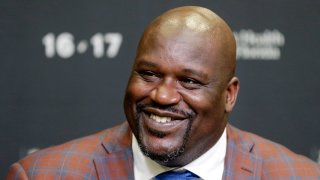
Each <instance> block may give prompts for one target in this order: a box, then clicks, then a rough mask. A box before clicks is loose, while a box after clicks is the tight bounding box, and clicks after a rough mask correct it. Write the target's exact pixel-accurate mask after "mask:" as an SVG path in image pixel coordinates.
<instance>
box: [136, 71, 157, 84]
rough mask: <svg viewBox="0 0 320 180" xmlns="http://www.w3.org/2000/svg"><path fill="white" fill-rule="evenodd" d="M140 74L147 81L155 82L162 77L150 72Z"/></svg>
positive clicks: (140, 72)
mask: <svg viewBox="0 0 320 180" xmlns="http://www.w3.org/2000/svg"><path fill="white" fill-rule="evenodd" d="M138 73H139V75H140V76H141V77H142V78H143V79H144V80H146V81H154V80H156V79H158V78H159V77H160V76H159V74H157V73H155V72H153V71H149V70H141V71H138Z"/></svg>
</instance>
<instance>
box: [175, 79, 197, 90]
mask: <svg viewBox="0 0 320 180" xmlns="http://www.w3.org/2000/svg"><path fill="white" fill-rule="evenodd" d="M180 82H181V85H182V86H183V87H185V88H187V89H198V88H200V87H201V86H202V83H201V82H199V81H198V80H195V79H193V78H183V79H181V80H180Z"/></svg>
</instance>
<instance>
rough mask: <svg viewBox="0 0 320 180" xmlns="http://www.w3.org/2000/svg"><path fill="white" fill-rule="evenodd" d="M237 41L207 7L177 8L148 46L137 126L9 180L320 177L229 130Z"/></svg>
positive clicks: (32, 163)
mask: <svg viewBox="0 0 320 180" xmlns="http://www.w3.org/2000/svg"><path fill="white" fill-rule="evenodd" d="M235 56H236V43H235V39H234V37H233V34H232V31H231V30H230V28H229V27H228V25H227V24H226V23H225V22H224V21H223V20H222V19H221V18H220V17H219V16H217V15H216V14H214V13H213V12H212V11H210V10H208V9H205V8H202V7H193V6H192V7H190V6H188V7H180V8H176V9H172V10H169V11H167V12H165V13H164V14H162V15H161V16H159V17H157V18H156V19H155V20H154V21H152V22H151V23H150V24H149V25H148V27H147V28H146V30H145V31H144V33H143V35H142V38H141V40H140V43H139V45H138V49H137V54H136V58H135V61H134V64H133V68H132V73H131V76H130V79H129V82H128V85H127V89H126V93H125V100H124V111H125V114H126V117H127V122H124V123H123V124H121V125H119V126H116V127H113V128H111V129H106V130H104V131H102V132H99V133H97V134H94V135H91V136H88V137H84V138H80V139H77V140H74V141H71V142H67V143H65V144H62V145H58V146H54V147H50V148H47V149H44V150H41V151H38V152H36V153H33V154H31V155H29V156H27V157H25V158H24V159H22V160H20V161H19V162H17V163H15V164H13V165H12V166H11V168H10V170H9V173H8V176H7V179H28V178H30V179H139V180H140V179H188V178H189V179H318V180H319V179H320V167H319V165H317V164H316V163H314V162H312V161H311V160H309V159H307V158H306V157H303V156H301V155H297V154H295V153H293V152H291V151H290V150H288V149H286V148H285V147H283V146H281V145H279V144H276V143H273V142H271V141H268V140H265V139H263V138H261V137H259V136H257V135H254V134H251V133H248V132H244V131H241V130H239V129H237V128H235V127H233V126H231V125H230V124H228V114H229V113H230V112H231V111H232V109H233V107H234V105H235V102H236V99H237V94H238V91H239V80H238V78H237V77H235V74H234V73H235V66H236V59H235Z"/></svg>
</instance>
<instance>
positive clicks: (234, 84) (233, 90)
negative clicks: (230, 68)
mask: <svg viewBox="0 0 320 180" xmlns="http://www.w3.org/2000/svg"><path fill="white" fill-rule="evenodd" d="M239 89H240V81H239V79H238V78H237V77H233V78H231V80H230V81H229V83H228V87H227V89H226V101H225V102H226V104H225V111H226V112H227V113H229V112H231V111H232V109H233V106H234V105H235V103H236V101H237V96H238V92H239Z"/></svg>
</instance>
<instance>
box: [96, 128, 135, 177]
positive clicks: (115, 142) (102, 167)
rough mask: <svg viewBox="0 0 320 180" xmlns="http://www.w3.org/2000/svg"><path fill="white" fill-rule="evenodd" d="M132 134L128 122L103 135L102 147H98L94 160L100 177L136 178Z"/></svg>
mask: <svg viewBox="0 0 320 180" xmlns="http://www.w3.org/2000/svg"><path fill="white" fill-rule="evenodd" d="M131 136H132V133H131V130H130V128H129V125H128V124H127V122H125V123H123V124H121V125H120V126H116V127H114V128H111V129H109V130H107V131H106V132H105V133H104V135H103V136H101V140H102V143H101V145H102V148H98V151H97V152H96V154H95V155H94V160H93V161H94V164H95V167H96V170H97V175H98V178H99V179H134V174H133V155H132V149H131V140H132V139H131ZM101 145H99V146H100V147H101Z"/></svg>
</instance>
